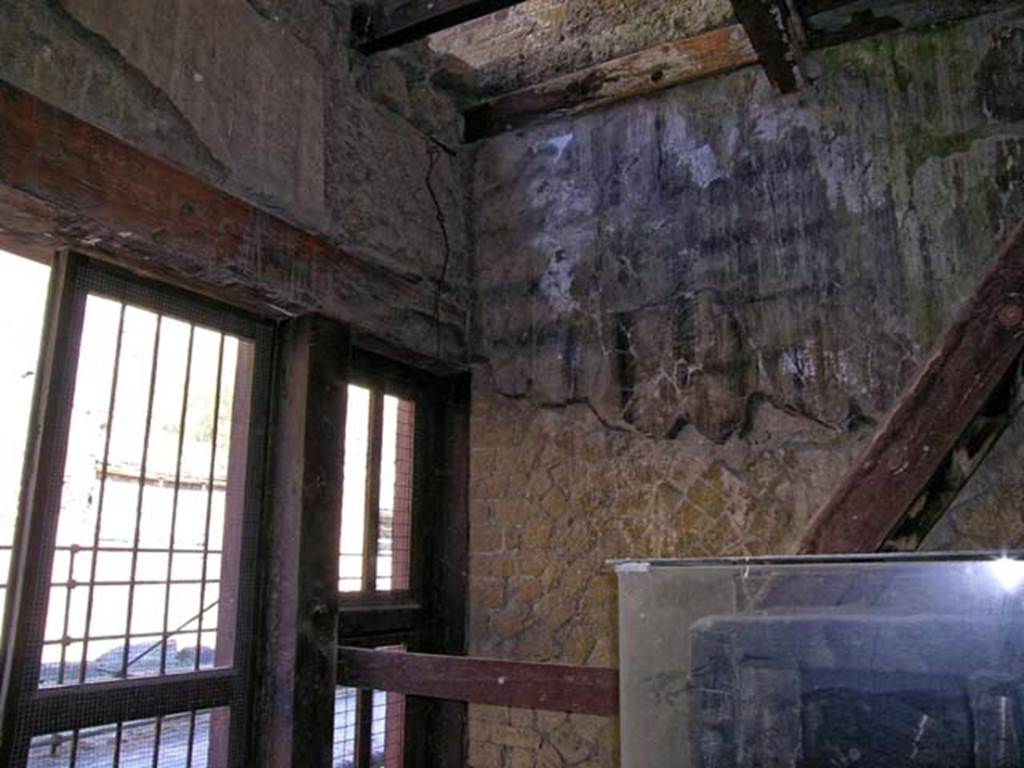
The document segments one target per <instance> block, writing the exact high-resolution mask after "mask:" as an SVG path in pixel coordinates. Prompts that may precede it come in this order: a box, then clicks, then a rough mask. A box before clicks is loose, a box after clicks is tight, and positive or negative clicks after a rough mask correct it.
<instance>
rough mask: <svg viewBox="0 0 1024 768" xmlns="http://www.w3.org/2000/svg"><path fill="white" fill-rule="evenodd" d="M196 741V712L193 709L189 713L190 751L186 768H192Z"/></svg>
mask: <svg viewBox="0 0 1024 768" xmlns="http://www.w3.org/2000/svg"><path fill="white" fill-rule="evenodd" d="M195 741H196V711H195V710H194V709H193V710H192V711H191V712H189V713H188V751H187V752H186V753H185V754H186V760H185V768H192V752H193V750H194V749H195Z"/></svg>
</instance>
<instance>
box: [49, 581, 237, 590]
mask: <svg viewBox="0 0 1024 768" xmlns="http://www.w3.org/2000/svg"><path fill="white" fill-rule="evenodd" d="M219 583H220V579H180V580H172V581H164V580H163V579H136V580H135V581H125V580H121V581H99V580H97V581H86V580H85V579H82V580H81V581H79V580H77V579H73V580H71V581H54V582H51V583H50V588H51V589H52V588H55V587H61V588H62V589H68V588H70V589H78V588H82V589H85V588H86V587H129V586H131V585H133V584H134V585H135V586H136V587H162V586H168V587H178V586H189V585H190V584H206V585H207V586H209V585H210V584H219Z"/></svg>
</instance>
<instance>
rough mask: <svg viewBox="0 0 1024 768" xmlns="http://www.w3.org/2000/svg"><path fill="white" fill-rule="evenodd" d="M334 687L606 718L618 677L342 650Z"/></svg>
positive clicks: (590, 670) (558, 667)
mask: <svg viewBox="0 0 1024 768" xmlns="http://www.w3.org/2000/svg"><path fill="white" fill-rule="evenodd" d="M338 684H339V685H347V686H351V687H353V688H372V689H373V690H377V691H392V692H395V693H405V694H408V695H412V696H427V697H431V698H436V699H446V700H449V701H465V702H470V703H473V704H492V705H495V706H499V707H521V708H524V709H544V710H551V711H555V712H575V713H578V714H585V715H605V716H608V717H612V716H615V715H617V714H618V712H619V673H618V670H616V669H608V668H605V667H573V666H567V665H562V664H531V663H526V662H519V661H497V660H493V659H478V658H467V657H462V656H440V655H432V654H422V653H396V652H393V651H375V650H367V649H363V648H348V647H343V648H339V649H338Z"/></svg>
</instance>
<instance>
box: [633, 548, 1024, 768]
mask: <svg viewBox="0 0 1024 768" xmlns="http://www.w3.org/2000/svg"><path fill="white" fill-rule="evenodd" d="M1019 558H1020V555H1017V554H987V553H986V554H978V553H972V554H969V555H967V554H964V555H960V554H942V555H874V556H864V557H804V558H749V559H734V560H678V561H667V560H653V561H630V562H620V563H616V571H617V573H618V580H619V624H620V631H619V652H620V675H621V739H622V766H623V768H641V767H643V768H691V767H692V768H769V767H771V768H776V767H777V768H783V767H787V768H788V767H792V768H828V767H830V766H857V767H858V768H875V767H877V768H900V767H901V766H915V767H921V766H928V767H929V768H940V767H941V768H946V767H948V768H953V767H956V768H975V767H977V768H1003V767H1004V766H1005V767H1007V768H1008V767H1009V766H1024V686H1022V684H1024V560H1021V559H1019Z"/></svg>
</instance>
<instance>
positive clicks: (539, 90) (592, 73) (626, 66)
mask: <svg viewBox="0 0 1024 768" xmlns="http://www.w3.org/2000/svg"><path fill="white" fill-rule="evenodd" d="M757 60H758V57H757V54H756V53H755V52H754V49H753V48H752V47H751V45H750V41H749V40H748V38H747V35H746V32H744V30H743V27H741V26H738V25H736V26H731V27H723V28H721V29H716V30H712V31H711V32H705V33H704V34H701V35H696V36H694V37H684V38H681V39H679V40H674V41H672V42H670V43H663V44H661V45H656V46H654V47H653V48H648V49H647V50H644V51H640V52H639V53H634V54H630V55H629V56H623V57H622V58H619V59H614V60H612V61H608V62H605V63H603V64H597V65H595V66H592V67H588V68H587V69H584V70H581V71H579V72H575V73H573V74H571V75H566V76H564V77H559V78H556V79H554V80H550V81H548V82H545V83H542V84H540V85H536V86H531V87H529V88H526V89H523V90H521V91H516V92H514V93H510V94H507V95H504V96H499V97H497V98H496V99H493V100H492V101H488V102H485V103H483V104H480V105H478V106H476V107H472V108H471V109H469V110H468V111H467V112H466V113H465V115H464V116H465V120H466V134H465V137H466V141H477V140H479V139H482V138H485V137H487V136H493V135H495V134H498V133H502V132H504V131H509V130H514V129H516V128H521V127H523V126H525V125H529V124H531V123H533V122H536V121H537V120H538V119H539V118H553V117H566V116H569V115H573V114H576V113H578V112H582V111H583V110H586V109H593V108H594V107H599V106H602V105H605V104H611V103H612V102H615V101H620V100H622V99H627V98H631V97H635V96H643V95H646V94H649V93H654V92H655V91H660V90H663V89H665V88H669V87H671V86H673V85H678V84H680V83H686V82H690V81H693V80H699V79H701V78H704V77H710V76H712V75H717V74H721V73H723V72H731V71H732V70H734V69H739V68H740V67H744V66H748V65H750V64H755V63H757Z"/></svg>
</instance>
